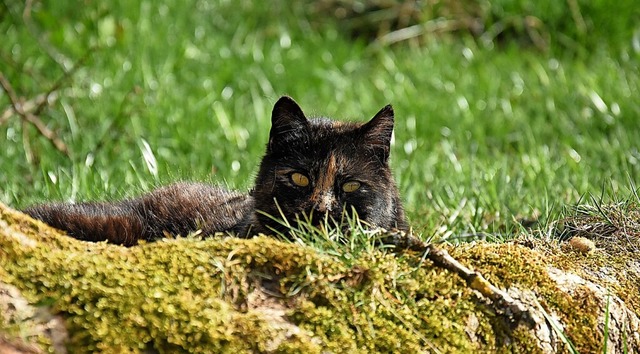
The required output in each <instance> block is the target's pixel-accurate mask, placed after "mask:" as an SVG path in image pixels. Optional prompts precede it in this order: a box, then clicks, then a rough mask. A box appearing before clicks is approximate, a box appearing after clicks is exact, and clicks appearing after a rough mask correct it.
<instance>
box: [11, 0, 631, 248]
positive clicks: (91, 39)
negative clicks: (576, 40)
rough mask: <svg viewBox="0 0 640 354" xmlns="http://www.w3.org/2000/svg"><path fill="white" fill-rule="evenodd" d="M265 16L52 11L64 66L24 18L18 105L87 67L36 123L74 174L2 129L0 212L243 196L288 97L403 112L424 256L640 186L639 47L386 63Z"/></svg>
mask: <svg viewBox="0 0 640 354" xmlns="http://www.w3.org/2000/svg"><path fill="white" fill-rule="evenodd" d="M261 4H262V3H260V2H255V3H253V2H248V1H243V2H240V3H238V4H235V3H233V4H232V3H227V2H224V1H221V2H208V1H193V2H179V1H165V2H163V3H161V4H160V3H156V2H150V1H143V2H140V3H131V2H124V3H121V4H114V5H107V4H97V3H96V4H93V5H87V6H83V7H82V8H79V9H74V11H68V10H69V9H68V8H67V7H69V6H74V5H73V4H65V3H50V4H47V5H46V7H44V8H41V9H40V8H36V9H35V10H34V14H33V16H32V17H33V19H34V20H33V21H34V22H33V23H34V24H35V27H34V28H35V33H36V34H37V36H38V37H39V38H40V39H41V40H42V41H45V42H46V43H49V45H50V46H51V47H52V48H54V49H55V52H56V53H57V54H59V55H58V56H55V55H53V56H52V55H51V53H48V54H47V52H48V50H46V49H43V48H42V47H41V46H40V45H39V43H37V42H36V41H34V40H33V39H34V35H33V34H32V33H31V32H30V31H29V30H27V27H26V26H25V25H24V24H23V23H22V19H21V16H20V14H21V11H22V8H21V7H20V5H12V6H13V8H12V9H13V11H14V12H13V14H14V15H13V16H12V17H11V18H12V19H13V20H11V21H4V22H3V23H2V24H1V27H2V30H3V33H6V35H5V36H4V37H3V43H4V44H3V45H2V47H1V48H0V54H1V56H0V60H2V62H3V63H6V64H7V65H4V64H3V69H2V70H3V73H5V75H6V76H7V77H8V79H9V80H10V81H11V82H12V84H13V85H14V86H15V89H16V91H18V92H19V94H20V95H22V96H25V97H26V98H27V99H29V98H30V97H32V96H35V95H37V94H39V93H42V92H44V91H46V90H47V89H48V88H49V87H50V86H51V84H52V83H53V82H54V81H55V80H56V79H57V78H59V77H61V76H62V75H63V74H62V70H61V68H60V67H61V66H60V65H59V64H58V63H56V60H57V61H58V62H60V63H62V65H67V66H68V65H72V64H73V63H74V62H76V61H77V60H78V59H79V58H81V57H83V56H85V55H86V54H87V53H88V52H89V53H90V55H89V58H88V60H87V61H86V62H85V63H84V64H83V67H82V68H81V69H80V70H79V71H78V72H77V73H75V74H74V75H73V77H71V78H69V79H68V80H67V82H66V84H65V85H63V89H62V90H61V91H60V99H59V100H58V101H56V102H54V103H53V104H52V105H51V108H50V109H46V110H45V111H44V112H43V114H42V115H41V117H42V119H43V120H44V121H45V122H46V124H47V125H48V126H49V127H50V128H51V129H53V130H55V131H56V132H58V133H59V134H60V136H61V138H62V139H63V140H64V141H65V142H66V143H67V144H68V145H69V147H70V150H71V157H70V158H66V157H64V156H63V155H61V154H59V153H58V152H56V151H55V150H53V149H52V147H51V146H50V145H49V143H48V142H47V141H46V140H45V139H43V138H42V137H40V136H38V134H36V132H35V130H34V129H32V128H28V127H27V128H26V126H24V125H22V124H20V121H19V119H18V117H15V116H14V117H12V118H11V119H9V120H8V121H7V122H5V123H4V124H3V125H1V126H0V133H1V134H0V146H2V147H3V152H2V156H1V158H0V169H1V170H2V171H3V173H2V174H0V184H1V185H2V188H1V189H0V200H2V201H3V202H5V203H8V204H10V205H13V206H15V207H23V206H26V205H28V204H31V203H34V202H41V201H44V200H52V199H55V200H87V199H114V198H122V197H127V196H133V195H137V194H139V193H142V192H143V191H145V190H149V189H151V188H153V187H154V186H156V185H159V184H164V183H169V182H171V181H174V180H178V179H192V180H204V181H209V182H211V183H221V184H225V185H228V186H229V187H230V188H239V189H248V188H250V187H251V185H252V183H253V176H254V173H255V171H256V168H257V165H258V163H259V161H260V158H261V154H262V153H263V150H264V146H265V144H266V141H267V135H268V131H269V126H270V110H271V106H272V104H273V103H274V102H275V101H276V100H277V98H278V97H279V96H280V95H282V94H289V95H291V96H293V97H294V98H295V99H296V100H298V101H299V103H300V104H301V106H302V108H303V109H304V110H305V112H306V113H307V114H309V115H326V116H330V117H335V118H339V119H354V120H361V121H364V120H366V119H369V118H370V117H371V116H373V114H375V112H377V111H378V110H379V109H380V108H381V107H383V106H384V105H386V104H387V103H392V104H393V105H394V109H395V112H396V131H395V140H394V147H393V155H392V165H393V167H394V168H395V175H396V178H397V180H398V182H399V185H400V189H401V194H402V196H403V199H404V200H405V203H406V209H407V210H408V213H409V216H410V219H411V221H412V224H413V225H414V228H415V229H416V231H418V232H419V233H421V234H422V235H423V237H425V238H427V237H433V238H436V239H450V240H455V239H460V238H464V237H462V236H464V235H470V234H476V233H490V234H492V235H493V236H492V237H493V238H494V239H498V240H499V239H503V238H508V237H510V235H511V234H512V233H513V232H514V231H517V230H519V229H520V228H521V227H522V226H521V225H520V222H521V221H523V220H531V219H538V224H539V225H547V224H549V223H550V222H551V221H553V220H556V219H558V218H560V217H561V216H563V215H564V214H563V212H562V210H563V208H564V207H565V206H566V205H573V204H575V203H577V202H578V201H579V200H581V198H582V197H583V196H586V195H590V194H593V195H598V194H600V193H601V191H602V190H603V189H604V190H605V191H606V193H605V196H607V198H608V200H607V199H606V198H605V200H603V203H606V202H607V201H612V202H613V201H614V200H613V199H614V198H612V197H610V196H616V195H628V194H629V193H630V192H631V190H632V189H633V188H632V187H631V186H632V185H633V184H632V183H629V181H630V180H631V181H632V182H633V181H636V180H637V179H638V175H639V172H640V150H638V145H637V142H638V141H640V129H639V128H638V117H639V116H640V106H638V105H637V103H636V99H635V95H636V94H637V92H640V87H639V86H640V77H639V76H640V75H639V72H638V67H639V66H638V56H639V54H638V53H637V52H634V51H633V49H632V46H631V45H630V43H628V44H627V45H626V46H624V45H623V46H622V47H623V48H627V49H625V50H624V51H622V52H611V51H607V50H604V49H600V48H593V50H591V53H589V55H586V56H584V57H575V56H573V55H564V54H563V53H562V52H552V53H548V54H545V53H541V52H539V51H537V50H535V49H534V48H527V47H517V46H515V45H514V46H510V45H506V46H503V47H499V48H498V47H492V48H487V47H484V46H482V45H480V44H477V43H476V42H475V41H473V40H471V39H464V38H462V39H461V40H458V41H451V42H450V43H447V42H443V43H440V42H433V43H430V44H427V45H425V46H423V47H419V48H415V47H410V46H396V47H393V48H383V49H379V50H378V49H373V48H372V47H368V46H367V44H366V43H364V42H361V41H352V40H351V39H349V38H347V37H346V36H344V35H343V33H340V32H339V31H338V30H337V29H336V28H337V27H335V26H333V27H332V26H330V25H329V26H326V27H320V30H319V31H316V30H314V29H313V28H312V27H311V25H310V24H309V23H308V22H307V21H306V20H305V19H304V18H302V17H300V14H298V13H289V12H288V11H289V10H288V8H287V6H284V5H283V4H280V3H279V2H275V3H274V4H275V5H265V4H262V5H261ZM43 6H44V5H43ZM274 14H276V16H274ZM625 40H626V39H625ZM54 54H55V53H54ZM52 57H53V58H56V60H54V59H52ZM4 68H6V69H4ZM67 69H68V68H67ZM7 105H8V100H7V98H6V96H0V106H1V107H2V108H3V109H4V107H6V106H7ZM25 129H26V130H25ZM25 142H29V144H30V149H31V150H32V151H33V152H34V154H35V156H36V159H37V163H28V162H27V160H26V158H25V156H26V154H25ZM152 162H153V163H152ZM603 186H604V187H603Z"/></svg>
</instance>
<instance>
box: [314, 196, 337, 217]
mask: <svg viewBox="0 0 640 354" xmlns="http://www.w3.org/2000/svg"><path fill="white" fill-rule="evenodd" d="M335 202H336V198H335V197H334V196H333V193H332V192H325V193H322V194H321V195H320V198H318V200H317V201H316V203H315V205H314V210H316V211H318V212H320V213H328V212H331V211H332V210H333V208H334V204H335Z"/></svg>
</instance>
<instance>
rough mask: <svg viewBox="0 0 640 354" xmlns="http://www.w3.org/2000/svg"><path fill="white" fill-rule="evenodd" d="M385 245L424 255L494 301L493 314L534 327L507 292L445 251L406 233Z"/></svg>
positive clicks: (396, 234)
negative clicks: (494, 312)
mask: <svg viewBox="0 0 640 354" xmlns="http://www.w3.org/2000/svg"><path fill="white" fill-rule="evenodd" d="M383 242H384V243H386V244H392V245H394V246H395V248H396V249H398V250H411V251H416V252H419V253H424V254H425V258H426V259H429V260H430V261H432V262H433V264H434V265H435V266H437V267H440V268H443V269H446V270H448V271H450V272H452V273H455V274H457V275H458V276H460V277H461V278H462V279H464V281H465V282H466V283H467V285H468V286H469V287H470V288H471V289H473V290H476V291H477V292H479V293H480V294H481V295H482V296H484V297H485V298H486V299H488V300H489V301H491V303H492V304H493V307H494V310H495V311H496V312H497V313H500V314H502V315H503V316H506V318H507V319H508V320H509V321H510V322H511V323H513V324H516V325H517V324H518V323H520V322H521V321H524V322H526V323H533V321H532V319H531V314H530V312H529V310H528V309H527V307H526V306H525V305H524V304H522V303H521V302H520V301H517V300H515V299H513V298H512V297H511V296H510V295H509V294H507V293H506V292H505V291H503V290H501V289H499V288H497V287H496V286H495V285H493V284H491V283H490V282H489V281H488V280H486V279H485V278H484V277H483V276H482V274H480V273H478V272H476V271H474V270H472V269H470V268H468V267H466V266H465V265H463V264H461V263H460V262H458V261H457V260H456V259H455V258H453V257H452V256H451V255H450V254H449V252H447V251H446V250H444V249H442V248H439V247H437V246H436V245H434V244H430V243H426V242H423V241H421V240H419V239H418V238H416V237H415V236H412V235H410V234H405V233H404V232H391V233H390V234H389V235H388V236H386V238H385V239H384V240H383Z"/></svg>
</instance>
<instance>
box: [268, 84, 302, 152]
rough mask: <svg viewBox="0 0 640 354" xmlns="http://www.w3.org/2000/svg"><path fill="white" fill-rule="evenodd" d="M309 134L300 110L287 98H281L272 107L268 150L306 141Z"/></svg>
mask: <svg viewBox="0 0 640 354" xmlns="http://www.w3.org/2000/svg"><path fill="white" fill-rule="evenodd" d="M308 134H309V121H308V120H307V117H305V115H304V112H302V108H300V106H299V105H298V104H297V103H296V101H294V100H293V98H291V97H288V96H282V97H280V99H279V100H278V102H276V104H275V105H274V106H273V112H272V113H271V132H270V133H269V146H268V150H269V151H272V150H273V149H274V148H276V147H278V146H288V145H291V143H293V142H295V141H304V140H306V138H307V136H308Z"/></svg>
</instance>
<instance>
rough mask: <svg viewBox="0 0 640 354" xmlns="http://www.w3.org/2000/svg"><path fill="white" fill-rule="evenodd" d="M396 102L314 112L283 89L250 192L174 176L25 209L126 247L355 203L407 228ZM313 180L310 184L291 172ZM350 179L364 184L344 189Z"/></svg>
mask: <svg viewBox="0 0 640 354" xmlns="http://www.w3.org/2000/svg"><path fill="white" fill-rule="evenodd" d="M393 119H394V117H393V109H392V108H391V106H386V107H384V108H383V109H382V110H381V111H380V112H378V114H376V115H375V117H373V119H371V121H369V122H368V123H365V124H362V123H347V122H336V121H332V120H330V119H327V118H313V119H307V118H306V117H305V115H304V113H303V112H302V110H301V109H300V107H299V106H298V104H297V103H296V102H295V101H293V99H291V98H289V97H282V98H280V100H278V102H277V103H276V104H275V106H274V108H273V114H272V118H271V120H272V127H271V132H270V135H269V143H268V145H267V151H266V154H265V156H264V158H263V159H262V163H261V164H260V170H259V172H258V176H257V178H256V183H255V187H254V189H253V190H252V192H251V193H250V194H249V195H246V194H241V193H238V192H232V191H228V190H225V189H222V188H219V187H214V186H210V185H206V184H199V183H185V182H183V183H176V184H172V185H169V186H166V187H162V188H159V189H157V190H155V191H153V192H151V193H149V194H146V195H144V196H142V197H139V198H136V199H131V200H123V201H119V202H114V203H106V202H105V203H81V204H45V205H36V206H32V207H30V208H28V209H26V210H25V212H26V213H27V214H29V215H31V216H32V217H34V218H36V219H40V220H42V221H44V222H46V223H47V224H49V225H51V226H54V227H56V228H59V229H62V230H65V231H67V232H68V233H69V235H71V236H73V237H75V238H78V239H82V240H87V241H103V240H108V241H109V242H112V243H117V244H122V245H126V246H130V245H134V244H136V243H137V242H138V240H149V241H151V240H156V239H159V238H162V237H163V236H165V235H166V234H171V235H186V234H188V233H190V232H194V231H197V230H202V232H203V234H205V235H210V234H213V233H216V232H228V233H232V234H235V235H237V236H240V237H250V236H253V235H256V234H259V233H264V234H272V233H273V232H274V231H278V232H283V233H285V234H286V227H284V226H282V223H281V222H279V221H275V220H273V219H272V218H271V217H269V216H268V215H271V216H272V217H277V218H278V219H281V216H282V215H284V217H285V218H286V219H287V220H288V221H289V222H295V221H296V220H297V218H300V219H303V220H308V219H310V220H311V221H312V222H313V223H314V224H319V223H320V222H321V221H324V220H325V219H327V220H332V222H330V225H331V224H332V223H336V224H339V223H340V221H341V220H343V219H344V218H343V211H346V212H351V211H352V210H355V211H356V212H357V214H358V216H359V218H360V219H361V220H363V221H365V222H367V223H368V224H370V225H372V226H378V227H383V228H386V229H393V228H398V229H406V227H407V224H406V221H405V216H404V211H403V208H402V204H401V201H400V198H399V196H398V190H397V188H396V185H395V182H394V180H393V177H392V175H391V170H390V169H389V165H388V158H389V145H390V141H391V134H392V132H393ZM294 172H299V173H303V174H304V175H306V176H308V178H309V182H310V183H309V185H308V186H306V187H300V186H296V185H295V184H294V183H292V182H291V174H292V173H294ZM347 181H358V182H360V183H361V187H360V189H359V190H357V191H355V192H352V193H346V192H344V191H343V190H342V185H343V184H344V183H345V182H347Z"/></svg>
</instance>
